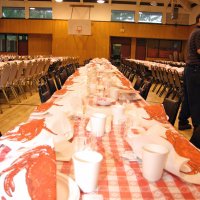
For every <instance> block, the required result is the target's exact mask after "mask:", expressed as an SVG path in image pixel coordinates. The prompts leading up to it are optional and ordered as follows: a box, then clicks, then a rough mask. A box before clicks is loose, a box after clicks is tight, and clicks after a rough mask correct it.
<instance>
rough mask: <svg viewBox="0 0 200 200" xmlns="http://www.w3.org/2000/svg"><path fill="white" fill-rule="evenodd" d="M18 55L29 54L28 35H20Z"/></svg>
mask: <svg viewBox="0 0 200 200" xmlns="http://www.w3.org/2000/svg"><path fill="white" fill-rule="evenodd" d="M18 55H19V56H24V55H28V35H26V34H24V35H18Z"/></svg>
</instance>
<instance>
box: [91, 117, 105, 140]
mask: <svg viewBox="0 0 200 200" xmlns="http://www.w3.org/2000/svg"><path fill="white" fill-rule="evenodd" d="M90 123H91V132H92V134H93V135H95V136H96V137H101V136H103V135H104V133H105V125H106V115H105V114H103V113H94V114H93V115H92V116H91V117H90Z"/></svg>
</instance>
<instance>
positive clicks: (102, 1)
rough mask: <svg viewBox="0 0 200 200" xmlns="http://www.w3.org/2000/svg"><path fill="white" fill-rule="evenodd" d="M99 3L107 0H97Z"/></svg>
mask: <svg viewBox="0 0 200 200" xmlns="http://www.w3.org/2000/svg"><path fill="white" fill-rule="evenodd" d="M97 3H105V0H97Z"/></svg>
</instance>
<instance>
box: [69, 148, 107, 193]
mask: <svg viewBox="0 0 200 200" xmlns="http://www.w3.org/2000/svg"><path fill="white" fill-rule="evenodd" d="M102 159H103V156H102V155H101V154H100V153H98V152H96V151H79V152H76V153H75V154H74V155H73V156H72V160H73V165H74V176H75V181H76V183H77V184H78V186H79V187H80V189H81V190H82V191H83V192H84V193H90V192H94V191H95V190H96V188H97V184H98V177H99V171H100V165H101V161H102Z"/></svg>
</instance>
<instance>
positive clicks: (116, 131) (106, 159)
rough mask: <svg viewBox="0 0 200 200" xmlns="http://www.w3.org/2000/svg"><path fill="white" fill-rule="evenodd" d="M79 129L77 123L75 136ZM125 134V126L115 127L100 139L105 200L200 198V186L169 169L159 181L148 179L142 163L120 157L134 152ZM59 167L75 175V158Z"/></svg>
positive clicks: (100, 188)
mask: <svg viewBox="0 0 200 200" xmlns="http://www.w3.org/2000/svg"><path fill="white" fill-rule="evenodd" d="M76 123H79V122H76ZM120 129H121V130H120ZM78 132H79V131H78V124H76V128H75V136H76V135H77V134H78ZM123 133H124V128H123V126H122V127H121V128H119V127H113V128H112V131H111V132H110V133H108V134H105V135H104V136H103V137H102V138H99V139H98V140H97V145H96V146H97V151H99V152H100V153H101V154H102V155H103V162H102V165H101V171H100V176H99V182H98V189H97V191H96V193H97V194H101V195H103V199H105V200H106V199H112V200H117V199H159V200H160V199H200V186H198V185H194V184H188V183H185V182H183V181H182V180H180V179H179V178H178V177H176V176H174V175H172V174H170V173H168V172H166V171H165V172H164V174H163V177H162V179H161V180H159V181H157V182H152V183H151V182H148V181H147V180H145V179H144V178H143V176H142V172H141V162H140V161H131V162H129V161H128V160H125V159H123V158H122V156H121V155H122V154H123V153H124V152H125V151H131V148H130V146H129V145H128V144H127V142H126V141H125V140H124V134H123ZM87 134H88V133H86V135H87ZM58 168H60V171H61V172H62V173H65V174H67V175H69V176H70V177H72V178H73V176H74V175H73V164H72V161H70V162H59V163H58Z"/></svg>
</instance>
